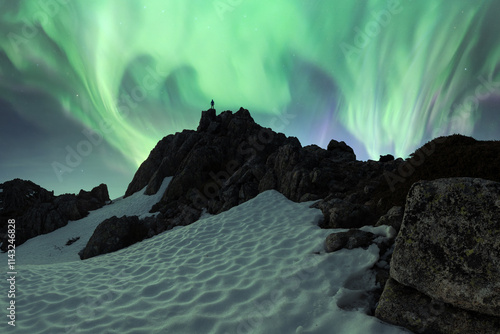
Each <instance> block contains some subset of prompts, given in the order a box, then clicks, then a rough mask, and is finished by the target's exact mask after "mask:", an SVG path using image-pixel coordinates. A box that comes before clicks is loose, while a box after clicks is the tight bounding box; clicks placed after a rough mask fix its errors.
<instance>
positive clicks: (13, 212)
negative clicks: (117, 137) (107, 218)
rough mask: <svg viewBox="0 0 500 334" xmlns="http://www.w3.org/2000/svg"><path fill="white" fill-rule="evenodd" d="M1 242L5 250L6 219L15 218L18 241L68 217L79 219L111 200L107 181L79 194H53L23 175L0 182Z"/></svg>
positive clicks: (52, 228) (2, 248) (42, 232)
mask: <svg viewBox="0 0 500 334" xmlns="http://www.w3.org/2000/svg"><path fill="white" fill-rule="evenodd" d="M0 189H2V192H0V207H1V209H0V242H2V243H3V244H2V246H1V247H0V249H1V250H2V251H5V250H6V247H7V243H6V242H5V241H6V240H7V234H6V232H7V222H8V220H9V219H15V221H16V245H17V246H19V245H21V244H23V243H24V242H25V241H26V240H28V239H30V238H33V237H36V236H37V235H40V234H45V233H49V232H52V231H54V230H56V229H58V228H60V227H62V226H65V225H66V224H67V223H68V221H69V220H78V219H81V218H83V217H85V216H87V215H88V213H89V211H90V210H95V209H98V208H100V207H102V206H103V205H105V204H106V202H108V201H109V195H108V188H107V186H106V185H105V184H101V185H99V186H98V187H95V188H94V189H92V190H91V191H90V192H88V191H84V190H81V191H80V193H79V194H78V195H74V194H64V195H60V196H54V193H53V192H49V191H47V190H45V189H44V188H42V187H40V186H39V185H37V184H35V183H33V182H31V181H24V180H20V179H15V180H12V181H8V182H5V183H3V184H0Z"/></svg>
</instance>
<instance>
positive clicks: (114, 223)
mask: <svg viewBox="0 0 500 334" xmlns="http://www.w3.org/2000/svg"><path fill="white" fill-rule="evenodd" d="M146 237H148V229H147V228H144V226H143V224H142V222H141V221H140V220H139V218H138V217H137V216H131V217H129V216H123V217H121V218H118V217H116V216H113V217H111V218H108V219H106V220H104V221H103V222H102V223H101V224H99V226H97V228H96V229H95V231H94V233H93V234H92V236H91V237H90V239H89V241H88V243H87V245H86V246H85V248H84V249H82V250H81V251H80V253H79V255H80V258H81V259H82V260H85V259H88V258H91V257H94V256H97V255H101V254H107V253H111V252H115V251H117V250H120V249H122V248H125V247H128V246H130V245H132V244H135V243H136V242H139V241H142V240H144V239H145V238H146Z"/></svg>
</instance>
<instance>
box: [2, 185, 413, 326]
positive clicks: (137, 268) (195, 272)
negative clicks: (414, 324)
mask: <svg viewBox="0 0 500 334" xmlns="http://www.w3.org/2000/svg"><path fill="white" fill-rule="evenodd" d="M164 186H165V187H166V185H165V184H164ZM159 193H160V194H162V193H163V192H162V191H161V190H160V191H159ZM134 196H136V195H134ZM144 197H150V196H144V195H137V196H136V197H135V198H134V199H133V200H134V201H135V202H139V201H143V202H145V201H146V200H145V199H144ZM151 200H152V199H151ZM126 201H132V199H131V198H127V199H124V200H122V203H123V204H120V201H116V202H115V203H114V204H111V205H109V206H106V207H105V208H102V209H100V210H96V211H95V212H93V214H94V217H95V218H96V219H97V218H99V219H101V218H102V217H103V216H107V215H109V214H110V212H111V211H112V210H115V209H113V208H112V207H113V206H114V205H116V206H120V205H124V206H126V207H130V206H131V204H128V205H125V204H126V203H125V202H126ZM155 203H156V202H155ZM310 204H311V203H294V202H291V201H289V200H287V199H286V198H285V197H284V196H283V195H281V194H279V193H278V192H276V191H266V192H264V193H262V194H260V195H258V196H257V197H256V198H254V199H252V200H250V201H248V202H246V203H244V204H241V205H239V206H237V207H234V208H232V209H231V210H229V211H227V212H224V213H221V214H219V215H216V216H207V215H206V216H205V217H204V218H203V219H201V220H199V221H197V222H195V223H194V224H191V225H189V226H185V227H177V228H174V229H173V230H170V231H167V232H164V233H162V234H160V235H157V236H155V237H153V238H151V239H147V240H144V241H142V242H140V243H137V244H135V245H132V246H130V247H128V248H126V249H123V250H120V251H118V252H115V253H111V254H106V255H102V256H98V257H95V258H91V259H88V260H85V261H80V260H79V259H78V256H77V255H76V253H77V252H78V251H79V250H80V249H81V248H82V247H83V245H84V244H83V243H82V244H81V245H80V246H79V247H75V248H72V246H73V245H71V246H66V247H65V249H64V252H59V253H53V256H52V260H53V263H48V261H49V260H50V259H46V261H45V264H42V265H40V264H36V263H37V262H36V261H34V260H32V257H34V258H37V255H36V254H35V253H36V251H38V250H42V249H43V247H42V246H40V245H38V243H41V242H42V241H37V240H35V239H37V238H35V239H33V240H31V242H30V243H29V244H28V243H26V244H25V245H22V246H20V247H19V251H18V257H17V259H18V262H19V264H20V265H19V266H18V277H17V280H18V281H17V286H18V294H16V305H18V307H17V309H16V317H17V319H16V328H15V331H16V332H17V333H41V334H43V333H214V334H215V333H217V334H232V333H237V334H241V333H262V334H263V333H266V334H267V333H292V334H293V333H342V334H344V333H354V334H356V333H360V334H361V333H362V334H366V333H377V334H378V333H382V334H385V333H387V334H392V333H407V332H406V331H404V330H403V329H401V328H398V327H395V326H391V325H388V324H384V323H382V322H381V321H379V320H377V319H376V318H373V317H369V316H367V315H365V314H364V310H365V309H366V307H367V304H366V303H365V302H364V301H363V296H364V295H365V291H366V290H369V289H372V288H373V287H374V284H375V280H374V277H373V275H372V274H371V272H370V271H369V270H368V269H369V268H371V267H372V266H373V265H374V264H375V263H376V262H377V260H378V252H379V250H378V247H377V246H376V245H372V246H371V247H370V248H368V249H367V250H363V249H354V250H340V251H338V252H335V253H331V254H326V253H325V252H324V250H323V246H324V240H325V238H326V236H327V235H328V234H329V233H332V232H335V231H341V230H322V229H320V228H319V227H318V226H317V223H318V221H319V219H320V218H321V211H320V210H317V209H311V208H309V206H310ZM148 205H149V204H148ZM138 207H139V206H138ZM138 207H137V208H138ZM141 208H142V209H141V210H143V211H144V208H143V206H141ZM120 210H122V209H120ZM123 210H125V209H123ZM147 210H149V208H148V209H147ZM147 210H146V211H147ZM104 212H106V213H104ZM114 214H115V215H118V216H121V215H123V214H125V213H122V214H116V213H114ZM127 214H131V213H127ZM135 214H137V213H135ZM91 215H92V214H91ZM112 215H113V214H112ZM112 215H111V216H112ZM89 218H90V215H89V217H87V218H85V219H89ZM100 221H101V220H99V221H98V222H97V224H98V223H99V222H100ZM68 226H74V229H75V230H70V229H71V228H68V229H67V231H66V232H65V234H61V236H59V237H58V238H59V239H60V240H59V239H57V240H59V241H64V242H66V240H67V237H68V236H69V235H70V236H72V237H74V236H77V235H78V234H82V233H83V231H84V230H85V231H87V230H91V231H93V229H94V228H95V226H96V223H94V222H91V221H90V220H86V221H84V219H82V220H81V221H78V222H72V223H71V224H68ZM84 226H85V227H84ZM65 228H66V227H65ZM371 229H372V231H374V232H375V233H377V234H380V235H382V236H387V235H388V234H390V233H391V232H392V231H391V229H390V228H386V227H381V228H371ZM55 232H57V231H55ZM55 232H54V233H55ZM87 232H88V231H87ZM87 232H86V233H87ZM60 233H62V232H60ZM89 233H90V235H91V234H92V232H89ZM51 235H52V233H51V234H49V235H47V236H46V238H49V237H50V236H51ZM90 235H89V236H88V237H90ZM41 237H43V236H41ZM38 238H39V240H44V239H43V238H40V237H38ZM82 239H84V238H83V237H82V238H81V239H80V240H79V241H82ZM55 240H56V239H54V240H53V241H52V242H48V241H43V242H44V243H45V244H46V245H48V244H51V243H54V242H55ZM87 240H88V238H87ZM59 241H58V242H59ZM83 242H86V241H85V240H83ZM75 244H76V243H75ZM24 246H26V247H24ZM23 247H24V248H25V250H22V248H23ZM72 252H73V253H72ZM318 252H319V254H317V253H318ZM75 255H76V257H75ZM38 258H40V259H41V256H39V257H38ZM30 259H31V260H30ZM0 261H4V258H3V257H2V258H0ZM5 262H6V260H5ZM23 263H24V264H23ZM27 263H32V264H27ZM339 305H340V306H342V307H343V308H344V309H350V311H347V310H344V309H341V308H339ZM1 326H7V325H6V321H5V325H4V324H2V325H1ZM9 327H10V326H9Z"/></svg>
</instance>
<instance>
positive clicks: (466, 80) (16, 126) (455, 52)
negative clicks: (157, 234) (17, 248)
mask: <svg viewBox="0 0 500 334" xmlns="http://www.w3.org/2000/svg"><path fill="white" fill-rule="evenodd" d="M499 13H500V1H496V0H491V1H488V0H484V1H480V0H440V1H436V0H413V1H412V0H400V1H398V0H390V1H386V0H307V1H306V0H274V1H264V0H220V1H219V0H215V1H201V0H183V1H175V0H105V1H103V0H43V1H39V0H33V1H28V0H22V1H7V0H0V31H1V34H0V86H1V88H0V113H1V114H0V182H4V181H7V180H10V179H13V178H16V177H19V178H22V179H29V180H32V181H34V182H35V183H38V184H40V185H41V186H43V187H44V188H47V189H48V190H55V193H56V194H60V193H65V192H71V193H74V192H78V191H79V190H80V189H81V188H84V189H86V190H90V189H91V188H92V187H94V186H96V185H98V184H99V183H106V184H107V185H108V187H109V191H110V196H111V197H112V198H116V197H118V196H121V195H123V193H124V192H125V189H126V187H127V185H128V183H129V182H130V181H131V179H132V177H133V174H134V173H135V171H136V170H137V168H138V166H139V165H140V163H142V162H143V161H144V160H145V159H146V158H147V156H148V154H149V152H150V151H151V149H152V148H153V147H154V146H155V145H156V143H157V142H158V141H159V140H160V139H161V138H162V137H164V136H166V135H168V134H171V133H175V132H177V131H182V130H183V129H196V126H197V125H198V122H199V119H200V115H201V110H204V109H208V108H209V107H210V100H211V99H214V101H215V107H216V109H217V112H218V113H219V112H222V111H224V110H228V109H229V110H233V111H237V110H238V109H239V108H240V107H244V108H246V109H249V110H250V112H251V114H252V116H253V117H254V119H255V120H256V122H258V123H259V124H261V125H263V126H266V127H271V128H273V129H274V130H276V131H279V132H283V133H285V134H286V135H288V136H296V137H298V138H299V140H300V142H301V143H302V145H308V144H317V145H319V146H321V147H326V145H327V144H328V142H329V141H330V139H332V138H334V139H336V140H343V141H345V142H346V143H347V144H348V145H350V146H351V147H353V149H354V151H355V153H356V155H357V157H358V159H360V160H367V159H375V160H377V159H378V157H379V155H380V154H387V153H391V154H394V155H395V156H401V157H403V158H405V157H407V156H408V154H409V153H411V152H412V151H414V150H415V149H416V148H417V147H419V146H421V145H422V144H423V143H425V142H427V141H429V140H430V139H432V138H434V137H436V136H440V135H448V134H453V133H461V134H464V135H470V136H473V137H475V138H477V139H500V135H499V132H500V131H499V128H500V117H499V116H498V111H500V20H499V19H498V14H499Z"/></svg>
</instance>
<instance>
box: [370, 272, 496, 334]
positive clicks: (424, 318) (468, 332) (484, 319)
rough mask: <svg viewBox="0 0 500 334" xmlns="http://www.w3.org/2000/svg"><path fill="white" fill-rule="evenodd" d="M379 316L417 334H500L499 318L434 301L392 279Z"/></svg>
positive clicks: (387, 286) (376, 311) (382, 300)
mask: <svg viewBox="0 0 500 334" xmlns="http://www.w3.org/2000/svg"><path fill="white" fill-rule="evenodd" d="M375 316H376V317H377V318H379V319H381V320H383V321H385V322H388V323H391V324H394V325H397V326H402V327H405V328H407V329H409V330H411V331H413V332H414V333H427V334H449V333H460V334H498V333H500V318H499V317H495V316H491V315H484V314H481V313H478V312H472V311H466V310H463V309H460V308H457V307H454V306H452V305H450V304H446V303H443V302H441V301H438V300H434V299H432V298H430V297H428V296H426V295H424V294H423V293H420V292H418V291H417V290H415V289H413V288H410V287H407V286H404V285H402V284H400V283H398V282H397V281H395V280H394V279H391V278H389V279H388V280H387V283H386V285H385V288H384V291H383V293H382V296H381V297H380V300H379V303H378V306H377V308H376V310H375Z"/></svg>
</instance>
